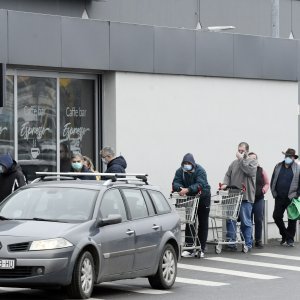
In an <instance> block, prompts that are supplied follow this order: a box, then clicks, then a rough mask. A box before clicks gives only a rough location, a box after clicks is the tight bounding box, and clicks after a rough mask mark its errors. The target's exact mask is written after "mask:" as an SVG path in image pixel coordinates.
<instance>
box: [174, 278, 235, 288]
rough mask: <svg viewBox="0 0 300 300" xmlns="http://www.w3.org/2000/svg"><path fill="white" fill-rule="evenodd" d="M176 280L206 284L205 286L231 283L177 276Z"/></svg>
mask: <svg viewBox="0 0 300 300" xmlns="http://www.w3.org/2000/svg"><path fill="white" fill-rule="evenodd" d="M176 282H180V283H187V284H196V285H205V286H223V285H229V283H224V282H215V281H207V280H197V279H191V278H181V277H177V278H176Z"/></svg>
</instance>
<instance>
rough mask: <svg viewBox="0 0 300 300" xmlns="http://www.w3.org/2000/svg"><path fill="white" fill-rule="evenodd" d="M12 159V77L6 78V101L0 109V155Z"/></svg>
mask: <svg viewBox="0 0 300 300" xmlns="http://www.w3.org/2000/svg"><path fill="white" fill-rule="evenodd" d="M7 153H9V154H10V155H11V156H12V157H14V77H13V76H6V99H4V105H3V107H1V108H0V154H7Z"/></svg>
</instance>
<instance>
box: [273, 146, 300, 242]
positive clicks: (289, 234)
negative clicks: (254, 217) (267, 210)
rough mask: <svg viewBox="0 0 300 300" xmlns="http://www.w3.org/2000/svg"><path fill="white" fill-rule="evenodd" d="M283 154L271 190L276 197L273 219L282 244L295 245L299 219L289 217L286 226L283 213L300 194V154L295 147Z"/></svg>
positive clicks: (274, 173) (276, 167)
mask: <svg viewBox="0 0 300 300" xmlns="http://www.w3.org/2000/svg"><path fill="white" fill-rule="evenodd" d="M282 154H284V161H281V162H280V163H278V164H277V165H276V166H275V169H274V172H273V174H272V179H271V192H272V195H273V197H274V198H275V207H274V211H273V219H274V221H275V224H276V225H277V227H278V229H279V232H280V235H281V237H282V240H281V242H280V244H281V245H285V244H286V245H287V246H289V247H294V237H295V234H296V227H297V220H291V219H288V226H287V227H286V225H285V223H284V221H283V215H284V212H285V210H286V209H287V207H288V206H289V204H290V203H291V200H292V199H293V198H298V197H299V196H300V180H299V177H300V166H299V165H298V164H297V162H296V161H295V160H296V159H297V158H298V155H296V151H295V150H294V149H292V148H289V149H287V151H286V152H282Z"/></svg>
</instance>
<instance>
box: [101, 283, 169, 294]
mask: <svg viewBox="0 0 300 300" xmlns="http://www.w3.org/2000/svg"><path fill="white" fill-rule="evenodd" d="M101 286H103V287H105V286H108V287H109V288H110V286H111V288H113V289H118V290H122V291H129V292H133V293H140V294H151V295H161V294H170V293H172V292H171V291H165V290H154V289H147V288H141V287H139V286H137V287H133V286H132V285H127V284H118V283H113V282H105V283H103V284H101Z"/></svg>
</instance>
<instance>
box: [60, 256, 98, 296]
mask: <svg viewBox="0 0 300 300" xmlns="http://www.w3.org/2000/svg"><path fill="white" fill-rule="evenodd" d="M94 281H95V266H94V259H93V256H92V255H91V253H90V252H88V251H86V252H83V253H82V254H81V256H80V257H79V259H78V260H77V262H76V265H75V267H74V271H73V277H72V282H71V284H70V285H69V286H67V287H66V292H67V294H68V295H69V296H70V297H71V298H75V299H87V298H90V296H91V294H92V291H93V288H94Z"/></svg>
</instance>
